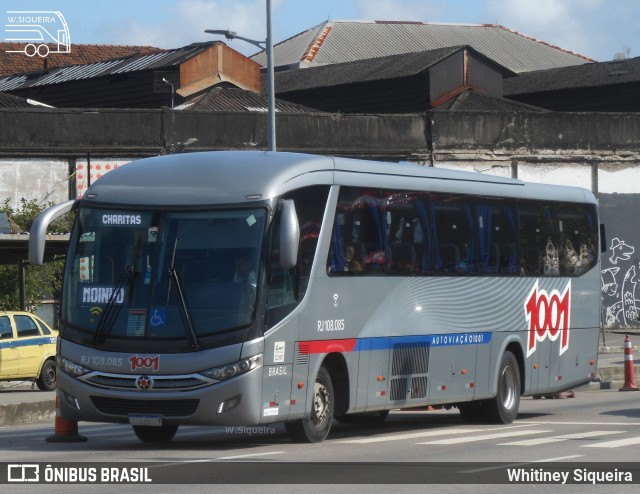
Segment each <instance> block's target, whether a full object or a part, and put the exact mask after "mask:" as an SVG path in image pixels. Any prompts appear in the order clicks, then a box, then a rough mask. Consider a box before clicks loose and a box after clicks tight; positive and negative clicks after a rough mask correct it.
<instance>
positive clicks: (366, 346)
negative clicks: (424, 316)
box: [353, 332, 491, 352]
mask: <svg viewBox="0 0 640 494" xmlns="http://www.w3.org/2000/svg"><path fill="white" fill-rule="evenodd" d="M490 342H491V333H489V332H479V333H452V334H431V335H424V336H387V337H382V338H358V340H357V343H356V346H355V348H354V349H353V351H354V352H361V351H372V350H391V349H393V346H394V345H398V344H412V343H414V344H426V345H428V346H430V347H436V346H460V345H486V344H488V343H490Z"/></svg>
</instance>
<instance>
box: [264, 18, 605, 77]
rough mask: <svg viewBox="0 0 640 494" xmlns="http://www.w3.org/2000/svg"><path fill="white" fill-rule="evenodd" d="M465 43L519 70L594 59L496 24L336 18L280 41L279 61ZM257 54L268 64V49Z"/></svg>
mask: <svg viewBox="0 0 640 494" xmlns="http://www.w3.org/2000/svg"><path fill="white" fill-rule="evenodd" d="M460 45H469V46H471V47H473V48H474V49H475V50H477V51H478V52H480V53H482V54H484V55H485V56H487V57H488V58H490V59H492V60H495V61H496V62H497V63H499V64H501V65H503V66H505V67H507V68H508V69H510V70H512V71H513V72H518V73H520V72H528V71H532V70H541V69H548V68H553V67H564V66H570V65H580V64H584V63H587V62H592V61H593V60H591V59H589V58H587V57H584V56H582V55H579V54H576V53H572V52H570V51H568V50H563V49H562V48H559V47H557V46H553V45H550V44H548V43H545V42H542V41H539V40H536V39H534V38H532V37H529V36H525V35H523V34H520V33H518V32H516V31H512V30H510V29H508V28H506V27H503V26H499V25H495V24H436V23H427V22H394V21H339V20H330V21H326V22H324V23H322V24H320V25H318V26H314V27H312V28H310V29H308V30H306V31H304V32H302V33H299V34H297V35H295V36H293V37H291V38H289V39H287V40H285V41H282V42H280V43H278V44H276V45H275V46H274V64H275V66H288V65H293V66H300V67H307V66H315V65H325V64H334V63H341V62H349V61H354V60H362V59H367V58H375V57H381V56H387V55H396V54H399V53H409V52H416V51H425V50H433V49H438V48H445V47H448V46H460ZM252 58H253V59H254V60H255V61H256V62H258V63H260V64H261V65H263V66H264V65H266V54H265V53H264V52H260V53H258V54H256V55H254V56H253V57H252Z"/></svg>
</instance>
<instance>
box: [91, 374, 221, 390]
mask: <svg viewBox="0 0 640 494" xmlns="http://www.w3.org/2000/svg"><path fill="white" fill-rule="evenodd" d="M137 378H138V376H131V375H123V374H107V373H104V372H93V373H91V374H87V375H86V376H84V377H83V378H82V380H83V381H84V382H86V383H88V384H91V385H93V386H98V387H100V388H107V389H126V390H135V389H138V387H137V385H136V379H137ZM149 378H150V379H151V380H152V381H153V384H152V388H153V390H154V391H191V390H193V389H198V388H202V387H204V386H209V385H211V384H215V383H217V382H218V381H215V380H214V379H208V378H206V377H204V376H202V375H200V374H188V375H181V376H153V375H151V376H149Z"/></svg>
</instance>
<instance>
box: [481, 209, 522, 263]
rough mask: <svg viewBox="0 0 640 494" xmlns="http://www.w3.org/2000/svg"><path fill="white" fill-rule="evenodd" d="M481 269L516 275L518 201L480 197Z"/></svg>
mask: <svg viewBox="0 0 640 494" xmlns="http://www.w3.org/2000/svg"><path fill="white" fill-rule="evenodd" d="M476 212H477V215H478V221H477V225H478V254H479V264H478V268H479V271H480V272H481V273H499V274H515V273H517V272H518V249H517V245H518V244H517V242H518V236H517V228H516V208H515V201H513V200H506V199H489V198H485V197H480V198H478V200H477V202H476Z"/></svg>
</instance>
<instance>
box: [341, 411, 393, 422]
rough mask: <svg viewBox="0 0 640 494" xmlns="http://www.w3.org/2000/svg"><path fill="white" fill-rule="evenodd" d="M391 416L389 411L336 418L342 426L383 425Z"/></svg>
mask: <svg viewBox="0 0 640 494" xmlns="http://www.w3.org/2000/svg"><path fill="white" fill-rule="evenodd" d="M388 416H389V410H381V411H379V412H364V413H351V414H349V415H342V416H340V417H335V419H336V420H337V421H338V422H340V423H341V424H381V423H382V422H384V421H385V420H387V417H388Z"/></svg>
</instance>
